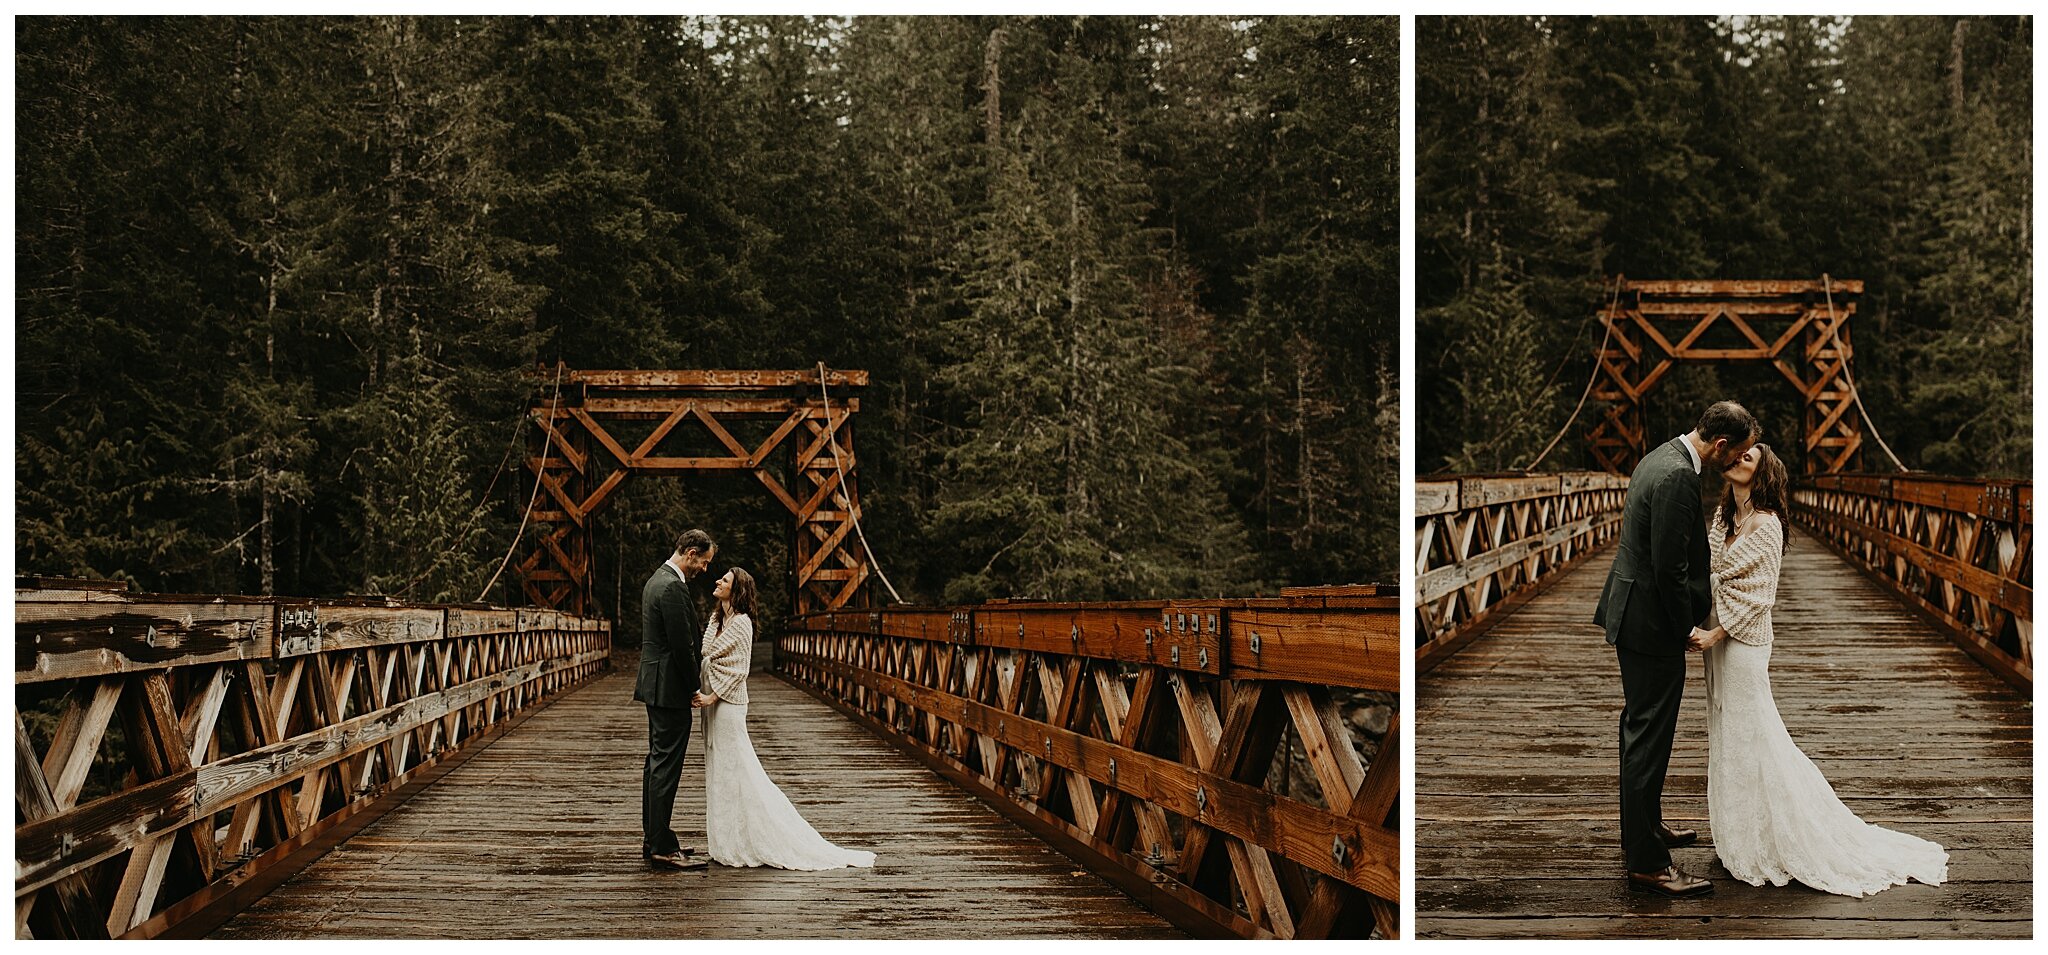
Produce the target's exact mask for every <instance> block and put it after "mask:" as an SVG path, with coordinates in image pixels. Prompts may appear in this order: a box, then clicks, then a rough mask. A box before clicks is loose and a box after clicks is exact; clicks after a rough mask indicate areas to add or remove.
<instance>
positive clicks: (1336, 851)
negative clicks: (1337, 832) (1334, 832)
mask: <svg viewBox="0 0 2048 955" xmlns="http://www.w3.org/2000/svg"><path fill="white" fill-rule="evenodd" d="M1350 854H1351V847H1350V846H1347V845H1345V844H1344V837H1343V836H1338V837H1336V838H1334V839H1331V840H1330V858H1332V859H1335V860H1337V864H1338V865H1344V864H1346V863H1345V862H1344V858H1345V857H1346V856H1349V855H1350Z"/></svg>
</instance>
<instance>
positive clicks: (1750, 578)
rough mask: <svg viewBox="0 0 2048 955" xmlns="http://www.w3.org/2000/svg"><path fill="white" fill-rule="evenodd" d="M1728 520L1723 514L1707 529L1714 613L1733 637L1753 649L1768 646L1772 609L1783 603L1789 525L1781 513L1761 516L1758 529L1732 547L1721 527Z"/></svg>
mask: <svg viewBox="0 0 2048 955" xmlns="http://www.w3.org/2000/svg"><path fill="white" fill-rule="evenodd" d="M1727 518H1728V515H1727V512H1725V511H1722V512H1719V516H1718V517H1717V518H1716V519H1715V521H1714V525H1713V527H1711V528H1710V529H1709V530H1708V531H1707V547H1708V550H1709V551H1710V552H1711V557H1712V560H1711V561H1710V563H1709V566H1710V567H1712V568H1713V571H1714V580H1713V588H1714V612H1715V613H1716V614H1718V615H1719V616H1720V618H1721V626H1723V627H1726V628H1728V635H1729V636H1731V637H1734V638H1735V639H1736V640H1739V641H1741V642H1743V643H1747V644H1750V645H1751V646H1758V647H1762V646H1769V645H1770V643H1771V605H1772V604H1775V603H1777V602H1778V571H1779V569H1780V565H1781V561H1782V559H1783V556H1784V553H1785V525H1784V524H1783V523H1781V522H1779V520H1778V515H1776V514H1772V513H1769V512H1764V513H1760V514H1758V515H1756V517H1755V520H1756V522H1757V525H1756V527H1755V528H1754V529H1752V530H1750V531H1749V532H1748V533H1746V534H1743V535H1742V536H1741V537H1738V538H1736V539H1735V543H1734V545H1733V546H1730V545H1729V544H1727V543H1726V542H1725V537H1726V534H1727V531H1726V530H1725V529H1724V528H1725V527H1726V525H1725V524H1723V523H1722V522H1723V521H1725V520H1726V519H1727Z"/></svg>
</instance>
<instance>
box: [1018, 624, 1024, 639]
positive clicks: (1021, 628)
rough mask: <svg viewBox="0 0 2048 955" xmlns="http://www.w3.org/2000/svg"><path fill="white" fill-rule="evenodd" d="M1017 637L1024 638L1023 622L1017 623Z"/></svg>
mask: <svg viewBox="0 0 2048 955" xmlns="http://www.w3.org/2000/svg"><path fill="white" fill-rule="evenodd" d="M1017 639H1019V640H1022V639H1024V625H1023V624H1021V623H1020V624H1018V625H1017Z"/></svg>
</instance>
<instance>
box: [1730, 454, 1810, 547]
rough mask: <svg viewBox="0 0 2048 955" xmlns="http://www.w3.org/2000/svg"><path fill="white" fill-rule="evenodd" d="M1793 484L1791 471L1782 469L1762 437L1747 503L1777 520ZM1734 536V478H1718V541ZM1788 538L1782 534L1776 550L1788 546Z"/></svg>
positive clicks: (1783, 511)
mask: <svg viewBox="0 0 2048 955" xmlns="http://www.w3.org/2000/svg"><path fill="white" fill-rule="evenodd" d="M1791 487H1792V475H1791V473H1790V472H1788V471H1786V470H1785V462H1784V461H1783V460H1780V459H1779V457H1778V454H1777V452H1775V451H1772V450H1771V446H1770V445H1768V444H1765V443H1763V442H1761V441H1759V442H1757V443H1756V471H1755V472H1754V473H1752V474H1751V475H1750V476H1749V504H1750V506H1751V507H1753V508H1755V509H1757V510H1759V511H1769V512H1771V514H1772V516H1774V517H1776V518H1777V519H1778V520H1779V522H1781V523H1782V522H1783V521H1784V520H1785V508H1786V504H1787V500H1788V498H1789V496H1790V492H1791ZM1734 540H1735V482H1734V481H1729V480H1725V479H1724V480H1723V481H1722V482H1721V543H1723V544H1728V543H1733V542H1734ZM1791 543H1792V542H1791V540H1790V538H1783V539H1781V541H1780V543H1779V550H1780V551H1783V550H1784V549H1786V548H1788V547H1790V546H1791Z"/></svg>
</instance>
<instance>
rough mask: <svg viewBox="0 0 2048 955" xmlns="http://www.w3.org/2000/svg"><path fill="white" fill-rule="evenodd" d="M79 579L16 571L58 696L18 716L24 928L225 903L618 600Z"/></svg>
mask: <svg viewBox="0 0 2048 955" xmlns="http://www.w3.org/2000/svg"><path fill="white" fill-rule="evenodd" d="M82 583H83V582H76V581H74V582H71V583H70V584H69V585H67V586H65V587H62V588H59V587H54V586H49V584H48V582H47V581H33V582H31V583H30V589H17V590H16V591H15V613H14V621H15V634H16V640H15V649H16V653H15V672H14V685H15V692H16V696H17V700H18V701H19V700H20V699H21V698H23V697H25V696H26V697H33V698H37V699H39V700H40V701H41V702H39V703H36V704H32V705H29V706H22V705H20V704H19V703H18V704H17V708H16V711H15V716H14V782H15V785H14V800H15V819H16V822H15V827H14V872H15V876H14V934H15V937H16V938H29V937H35V938H108V937H122V936H127V937H143V938H147V937H153V936H157V935H161V934H163V933H165V932H166V931H168V930H170V929H171V928H172V927H174V926H177V925H180V924H181V923H184V922H187V921H188V920H197V921H200V922H205V921H206V920H207V919H208V918H209V917H212V918H215V919H216V920H217V919H218V917H219V915H218V910H219V909H220V908H222V907H223V906H229V908H230V910H231V909H232V908H233V906H231V905H229V902H227V901H225V900H228V899H230V898H231V893H233V892H235V891H236V890H237V888H238V887H240V886H243V885H245V884H247V883H249V882H251V881H252V880H258V879H260V878H264V877H266V876H265V873H269V872H274V869H273V867H275V866H277V865H278V864H279V863H280V862H282V861H284V860H285V859H287V858H288V857H290V856H291V855H292V854H293V853H294V852H295V851H296V850H298V849H300V848H301V847H303V846H305V845H307V844H308V843H309V842H311V841H313V840H314V839H315V838H317V837H319V836H321V835H322V834H324V833H326V832H328V831H329V830H332V829H333V828H334V827H335V826H336V825H337V824H339V823H340V822H341V821H342V820H344V819H346V818H348V817H350V816H353V815H355V814H356V813H358V812H361V811H364V810H366V809H369V808H372V807H374V806H375V805H376V804H377V803H378V801H379V800H380V799H382V798H384V797H386V796H388V795H390V794H392V793H393V792H395V791H397V790H398V789H399V787H401V786H404V785H406V784H408V783H410V782H413V781H415V780H417V779H419V778H421V777H422V774H424V773H425V772H427V771H428V770H429V769H430V768H431V767H433V766H435V765H437V764H440V763H442V762H443V761H444V760H445V759H447V758H449V757H450V756H452V755H454V754H455V753H457V752H459V751H462V750H464V749H465V748H466V747H469V746H470V745H471V744H472V743H475V742H476V741H478V740H480V739H483V738H484V736H485V734H486V733H489V732H493V731H495V730H496V729H497V728H499V727H503V726H505V725H506V724H507V722H508V721H509V720H510V719H511V718H512V717H513V716H514V715H516V714H518V713H520V712H522V711H526V710H530V709H531V708H533V707H534V706H535V705H537V704H538V703H539V702H541V701H542V700H543V699H546V698H549V697H552V696H554V695H557V694H559V693H560V692H561V691H562V690H564V689H567V688H569V687H571V686H574V685H576V684H578V683H581V682H582V681H584V680H587V679H589V678H590V677H592V676H594V675H596V674H598V673H599V672H601V671H602V670H603V669H604V668H605V667H606V666H607V665H608V661H609V658H610V654H611V634H610V631H609V625H608V624H606V623H605V622H604V621H602V620H585V619H578V618H572V617H570V616H568V615H566V614H562V613H558V612H555V611H551V610H498V609H480V608H469V607H445V606H434V605H418V604H413V605H406V604H385V603H383V602H381V601H378V602H370V601H362V600H354V601H312V600H302V599H294V598H267V597H211V596H190V595H173V594H129V593H125V592H122V591H121V590H120V589H119V588H120V585H118V584H104V585H99V586H82ZM25 713H26V715H27V718H25ZM209 912H213V913H214V914H213V915H211V916H209V915H208V913H209ZM216 924H217V921H216Z"/></svg>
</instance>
